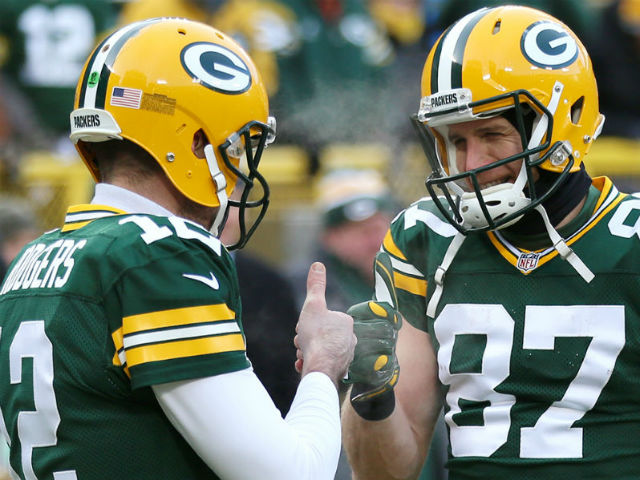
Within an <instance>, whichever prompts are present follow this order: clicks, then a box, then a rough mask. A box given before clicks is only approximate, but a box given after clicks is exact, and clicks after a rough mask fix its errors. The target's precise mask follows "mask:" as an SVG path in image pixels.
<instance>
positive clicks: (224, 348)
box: [127, 333, 245, 367]
mask: <svg viewBox="0 0 640 480" xmlns="http://www.w3.org/2000/svg"><path fill="white" fill-rule="evenodd" d="M244 349H245V346H244V338H243V337H242V335H241V334H240V333H236V334H232V335H221V336H217V337H206V338H196V339H190V340H183V341H180V342H169V343H159V344H155V345H144V346H140V347H136V348H131V349H129V350H127V365H128V366H129V367H133V366H135V365H140V364H142V363H149V362H158V361H161V360H171V359H175V358H187V357H195V356H197V355H207V354H212V353H222V352H232V351H244Z"/></svg>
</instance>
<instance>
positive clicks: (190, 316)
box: [122, 303, 236, 335]
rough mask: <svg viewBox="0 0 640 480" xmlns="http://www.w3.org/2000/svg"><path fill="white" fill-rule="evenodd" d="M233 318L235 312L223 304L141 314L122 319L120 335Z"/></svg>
mask: <svg viewBox="0 0 640 480" xmlns="http://www.w3.org/2000/svg"><path fill="white" fill-rule="evenodd" d="M235 317H236V314H235V312H234V311H233V310H231V309H230V308H229V307H228V306H227V305H226V304H224V303H218V304H215V305H202V306H197V307H186V308H176V309H172V310H162V311H159V312H150V313H142V314H139V315H131V316H129V317H124V318H123V319H122V334H123V335H131V334H133V333H138V332H143V331H146V330H154V329H157V328H165V327H180V326H184V325H189V324H194V323H205V322H218V321H224V320H233V319H234V318H235Z"/></svg>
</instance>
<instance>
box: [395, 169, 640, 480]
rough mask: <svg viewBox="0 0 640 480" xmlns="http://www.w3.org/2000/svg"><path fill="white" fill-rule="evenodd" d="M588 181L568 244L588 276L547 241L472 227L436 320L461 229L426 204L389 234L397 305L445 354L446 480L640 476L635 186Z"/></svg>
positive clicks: (639, 255)
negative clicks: (584, 208)
mask: <svg viewBox="0 0 640 480" xmlns="http://www.w3.org/2000/svg"><path fill="white" fill-rule="evenodd" d="M594 187H596V188H597V190H598V191H599V192H596V198H597V201H594V202H593V204H594V205H595V208H594V211H593V214H592V215H591V216H590V218H589V219H588V220H587V221H586V223H584V224H583V226H582V227H581V228H580V229H578V230H577V231H576V232H575V233H574V234H573V235H571V236H570V237H568V238H567V239H566V240H567V244H568V245H569V246H570V247H571V248H572V249H573V251H574V252H575V253H576V254H577V255H578V256H579V258H580V259H582V260H583V261H584V263H585V264H586V265H587V266H588V267H589V269H590V270H591V271H592V272H593V273H594V274H595V278H594V279H593V280H592V281H591V282H590V283H587V282H586V281H585V280H583V278H582V277H581V276H580V275H578V273H577V272H576V271H575V270H574V268H573V267H572V266H571V265H570V264H569V263H568V262H567V261H565V260H563V259H562V258H561V257H560V256H559V255H558V253H557V252H556V251H555V250H554V249H553V248H547V249H542V250H536V251H527V250H522V249H520V248H518V247H516V246H515V245H513V244H511V243H510V242H509V241H507V240H506V239H505V237H504V236H503V235H502V234H500V233H499V232H489V233H484V234H470V235H468V236H467V238H466V239H465V240H464V242H463V243H462V246H461V247H460V250H459V251H458V253H457V254H456V255H455V257H454V259H453V262H452V263H451V265H450V267H449V268H448V270H447V271H446V274H445V276H444V280H443V291H442V296H441V298H440V300H439V301H438V303H437V309H436V310H435V315H434V317H433V318H431V317H429V316H428V315H427V314H426V309H427V305H428V303H429V300H430V298H431V296H432V295H433V292H434V290H435V287H436V281H435V277H434V276H435V273H436V270H437V269H438V267H439V266H440V265H441V264H442V262H443V258H444V256H445V252H446V251H447V249H448V247H449V245H450V244H451V242H452V240H453V238H455V236H456V233H457V231H456V230H455V229H454V228H453V227H452V226H451V225H450V224H448V223H447V222H446V221H445V220H444V217H443V216H442V215H441V213H440V212H439V210H438V209H437V208H436V207H435V205H434V203H433V202H432V201H431V200H430V199H422V200H420V201H418V202H416V203H415V204H413V205H412V206H410V207H409V208H408V209H406V210H405V211H404V212H403V213H402V214H401V215H400V216H399V217H398V218H397V219H396V220H394V222H393V224H392V226H391V229H390V233H389V234H388V235H387V237H386V238H385V241H384V248H385V250H386V251H387V252H388V253H390V254H391V255H392V258H393V262H394V270H395V278H396V282H397V287H398V296H399V305H400V310H401V311H402V313H403V315H404V316H405V318H406V320H407V321H408V322H410V323H411V324H412V325H413V326H415V327H417V328H419V329H421V330H423V331H426V332H428V333H429V335H430V337H431V340H432V343H433V346H434V351H435V352H436V355H437V361H438V376H439V380H440V384H441V393H442V401H443V404H444V409H445V421H446V424H447V429H448V433H449V461H448V467H449V470H450V479H451V480H460V479H506V478H509V479H515V478H517V479H519V480H534V479H536V480H537V479H540V480H543V479H544V480H553V479H568V478H571V479H581V480H584V479H614V478H615V479H616V480H622V479H638V478H640V294H639V292H640V238H639V237H640V220H639V218H640V194H636V195H625V194H621V193H619V192H618V191H617V190H616V188H615V187H614V186H613V184H612V183H611V181H610V180H608V179H606V178H598V179H595V180H594Z"/></svg>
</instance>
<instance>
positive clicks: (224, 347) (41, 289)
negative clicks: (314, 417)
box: [0, 205, 250, 480]
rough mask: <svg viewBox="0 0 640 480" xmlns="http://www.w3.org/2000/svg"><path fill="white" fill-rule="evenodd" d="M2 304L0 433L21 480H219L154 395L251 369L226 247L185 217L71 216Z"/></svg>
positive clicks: (82, 212) (17, 270)
mask: <svg viewBox="0 0 640 480" xmlns="http://www.w3.org/2000/svg"><path fill="white" fill-rule="evenodd" d="M0 292H1V293H0V406H1V411H0V434H2V435H3V437H4V438H6V439H7V442H8V443H9V444H10V446H11V447H10V462H11V467H12V469H13V470H14V471H15V472H16V477H17V478H33V479H35V478H41V479H44V478H56V479H63V480H75V479H87V480H92V479H93V480H98V479H103V478H136V479H141V480H144V479H147V480H151V479H154V480H155V479H158V478H164V479H195V478H198V479H200V478H202V479H204V478H211V479H217V478H218V477H217V476H216V474H215V473H214V472H212V471H211V470H210V469H209V468H208V467H207V466H206V465H205V464H204V462H202V460H201V459H200V458H199V457H198V456H197V455H196V454H195V452H194V451H193V450H192V449H191V448H190V447H189V445H188V444H187V442H186V441H185V440H184V438H183V437H182V436H181V435H180V434H179V433H178V432H177V431H176V430H175V428H173V426H172V425H171V423H170V422H169V421H168V420H167V418H166V416H165V415H164V414H163V412H162V411H161V409H160V407H159V405H158V403H157V401H156V399H155V396H154V395H153V392H152V390H151V388H150V387H151V386H152V385H155V384H160V383H169V382H175V381H181V380H188V379H193V378H199V377H206V376H211V375H217V374H222V373H227V372H233V371H237V370H241V369H245V368H248V367H249V366H250V363H249V361H248V359H247V357H246V353H245V341H244V333H243V329H242V321H241V317H242V312H241V306H240V300H239V293H238V284H237V279H236V274H235V267H234V264H233V260H232V259H231V257H230V256H229V254H228V252H227V251H226V249H224V247H222V245H221V244H220V242H219V240H218V239H216V238H215V237H213V236H212V235H211V234H210V233H209V232H207V231H206V230H204V229H202V228H201V227H199V226H197V225H195V224H193V223H191V222H189V221H186V220H184V219H181V218H178V217H169V218H166V217H156V216H152V215H129V214H125V212H121V211H118V210H115V209H113V208H110V207H103V206H97V205H82V206H77V207H72V208H71V209H70V210H69V212H68V213H67V217H66V221H65V225H64V226H63V227H62V228H61V229H57V230H54V231H52V232H48V233H46V234H44V235H43V236H41V237H40V238H39V239H37V240H36V241H34V242H33V243H32V244H30V245H28V246H27V247H25V249H24V250H23V252H21V254H20V255H19V256H18V257H17V258H16V260H15V261H14V262H13V263H12V265H11V267H10V270H9V272H8V273H7V276H6V279H5V281H4V283H3V285H2V287H1V289H0ZM212 441H224V439H212ZM125 458H126V459H131V458H135V459H136V461H135V462H131V461H122V460H123V459H125Z"/></svg>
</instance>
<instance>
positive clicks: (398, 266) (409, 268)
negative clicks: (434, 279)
mask: <svg viewBox="0 0 640 480" xmlns="http://www.w3.org/2000/svg"><path fill="white" fill-rule="evenodd" d="M389 256H390V257H391V264H392V265H393V269H394V270H397V271H399V272H402V273H405V274H407V275H411V276H412V277H418V278H424V275H423V274H422V273H421V272H420V270H418V269H417V268H416V267H414V266H413V265H411V264H409V263H406V262H403V261H402V260H398V259H397V258H395V257H393V256H391V255H389Z"/></svg>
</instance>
